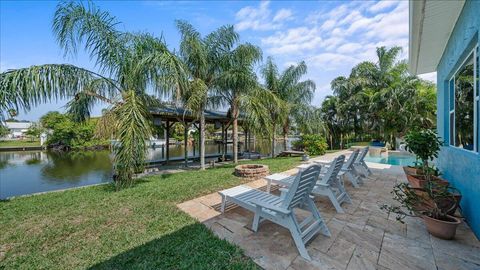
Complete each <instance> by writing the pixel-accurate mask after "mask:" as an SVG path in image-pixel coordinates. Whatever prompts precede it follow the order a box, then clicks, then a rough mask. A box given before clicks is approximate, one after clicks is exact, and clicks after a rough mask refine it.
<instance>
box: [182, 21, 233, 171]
mask: <svg viewBox="0 0 480 270" xmlns="http://www.w3.org/2000/svg"><path fill="white" fill-rule="evenodd" d="M177 28H178V30H179V31H180V35H181V41H180V58H181V59H182V61H183V65H184V66H185V68H186V70H187V71H188V76H187V77H188V78H187V79H188V80H189V84H188V85H187V87H185V88H183V89H181V93H180V96H181V97H182V102H183V104H184V105H185V106H186V108H187V109H189V110H191V111H192V112H194V113H195V114H196V115H197V116H198V118H199V119H200V167H201V169H205V112H204V111H205V109H206V108H207V107H216V106H218V105H219V104H220V102H221V100H220V98H219V97H218V96H215V95H212V93H214V91H213V90H214V88H215V87H216V86H217V81H218V80H219V77H220V76H221V74H222V72H223V70H222V68H221V67H222V66H224V65H225V64H224V62H225V61H228V57H226V56H227V55H228V54H229V53H230V51H231V49H232V48H233V46H234V44H235V43H236V42H237V40H238V34H237V33H236V32H235V31H234V29H233V26H229V25H227V26H222V27H220V28H218V29H217V30H215V31H214V32H212V33H210V34H208V35H207V36H205V37H203V38H202V36H201V35H200V33H199V32H198V31H197V30H196V29H195V28H194V27H193V26H192V25H191V24H189V23H188V22H186V21H177Z"/></svg>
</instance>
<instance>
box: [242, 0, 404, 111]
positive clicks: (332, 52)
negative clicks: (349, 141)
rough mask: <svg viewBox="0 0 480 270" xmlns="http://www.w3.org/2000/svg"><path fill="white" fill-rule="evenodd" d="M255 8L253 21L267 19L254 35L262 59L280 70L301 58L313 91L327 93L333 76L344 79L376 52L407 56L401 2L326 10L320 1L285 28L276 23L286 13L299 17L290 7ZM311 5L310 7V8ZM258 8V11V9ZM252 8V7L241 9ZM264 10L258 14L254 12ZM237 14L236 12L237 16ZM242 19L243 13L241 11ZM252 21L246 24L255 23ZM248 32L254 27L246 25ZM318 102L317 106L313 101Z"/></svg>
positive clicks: (359, 3) (365, 3)
mask: <svg viewBox="0 0 480 270" xmlns="http://www.w3.org/2000/svg"><path fill="white" fill-rule="evenodd" d="M262 4H263V5H264V6H262V5H259V6H257V7H255V8H254V9H255V10H256V11H255V12H256V13H255V12H254V13H255V18H258V17H261V16H259V15H258V14H259V13H261V14H263V17H262V18H267V19H266V20H264V21H263V24H264V25H267V26H264V27H263V28H262V27H257V28H262V29H259V30H265V29H266V28H268V27H269V29H266V30H268V31H266V32H263V33H258V32H257V33H256V34H257V37H259V39H260V42H261V47H262V48H263V49H264V51H265V52H266V53H267V55H274V56H275V58H276V59H278V60H277V61H279V65H280V66H284V67H287V66H288V65H290V64H292V63H294V61H295V62H296V61H300V60H302V59H304V60H305V61H306V63H307V65H308V67H309V71H308V75H307V77H309V78H314V81H315V82H316V83H317V85H322V86H321V87H317V89H322V90H321V91H320V92H322V93H321V94H317V93H316V94H315V100H317V98H318V96H319V95H320V96H324V95H325V93H323V92H324V91H326V92H329V91H330V85H329V83H330V81H331V80H332V79H334V78H335V77H337V76H346V75H348V74H349V73H350V70H351V68H352V67H353V66H355V65H356V64H358V63H360V62H362V61H377V55H376V48H377V47H380V46H386V47H393V46H400V47H402V48H403V51H402V53H401V55H400V58H399V59H405V58H406V57H407V54H408V2H406V1H388V2H385V3H384V1H382V2H372V1H353V2H348V3H345V2H340V3H339V4H336V6H334V7H333V8H330V9H329V10H327V9H326V7H329V6H332V4H331V3H328V4H325V3H324V2H322V3H321V4H320V5H316V6H318V8H311V11H310V13H309V14H307V16H305V19H304V20H298V16H297V20H292V21H291V22H290V23H289V24H288V26H287V24H283V25H282V24H280V23H277V22H276V21H275V20H274V18H275V17H277V16H278V17H277V20H280V18H281V19H283V20H284V21H286V20H290V19H291V16H292V15H291V14H293V12H295V14H300V12H299V11H297V10H296V9H295V8H292V10H289V12H283V11H282V10H278V12H276V13H273V12H272V11H270V10H269V9H268V3H267V4H264V3H263V2H262ZM312 6H315V5H313V4H312ZM262 7H263V9H262ZM246 8H249V9H250V8H252V7H246ZM257 9H258V10H263V13H262V12H259V11H258V10H257ZM239 13H240V12H239ZM240 15H242V13H240ZM255 18H254V19H251V20H250V25H255V24H259V23H257V22H255V21H261V20H257V19H255ZM248 29H252V30H255V29H253V27H249V28H248ZM324 86H325V87H324ZM317 104H318V103H317Z"/></svg>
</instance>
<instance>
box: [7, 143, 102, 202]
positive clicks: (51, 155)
mask: <svg viewBox="0 0 480 270" xmlns="http://www.w3.org/2000/svg"><path fill="white" fill-rule="evenodd" d="M111 171H112V165H111V161H110V156H109V152H108V151H85V152H68V153H57V152H48V151H47V152H45V151H27V152H0V199H5V198H7V197H11V196H18V195H23V194H30V193H36V192H43V191H50V190H56V189H64V188H71V187H78V186H85V185H91V184H97V183H102V182H109V181H110V179H111Z"/></svg>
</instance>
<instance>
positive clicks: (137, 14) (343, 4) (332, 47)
mask: <svg viewBox="0 0 480 270" xmlns="http://www.w3.org/2000/svg"><path fill="white" fill-rule="evenodd" d="M95 3H96V4H97V5H98V6H100V7H101V8H102V9H103V10H106V11H108V12H110V14H112V15H114V16H116V17H117V19H118V20H119V21H120V22H122V24H121V25H120V26H119V27H120V29H122V30H126V31H143V32H149V33H153V34H155V35H157V36H159V35H163V36H164V38H165V40H166V42H167V44H168V46H169V47H170V48H172V49H173V48H177V46H178V42H179V35H178V31H177V30H176V28H175V24H174V21H175V19H185V20H188V21H189V22H191V23H192V24H193V25H195V26H196V27H197V29H198V30H199V31H200V32H201V33H203V34H207V33H209V32H210V31H212V30H214V29H216V28H218V27H219V26H221V25H224V24H232V25H235V28H236V30H237V31H238V32H239V33H240V37H241V40H242V42H251V43H253V44H256V45H258V46H260V47H261V48H262V49H263V53H264V59H266V57H267V56H273V57H274V59H275V61H276V62H277V64H278V66H279V67H280V69H284V68H285V67H287V66H288V65H290V64H294V63H297V62H299V61H301V60H305V61H306V63H307V65H308V75H307V76H306V78H310V79H312V80H314V81H315V82H316V85H317V90H316V93H315V98H314V100H313V104H314V105H320V103H321V101H322V100H323V98H324V97H325V96H326V95H328V94H330V93H331V90H330V86H329V84H330V81H331V80H332V79H333V78H335V77H337V76H341V75H348V74H349V72H350V69H351V68H352V67H353V66H354V65H355V64H357V63H359V62H361V61H364V60H375V48H376V47H377V46H394V45H398V46H402V47H403V48H404V51H403V54H402V57H403V58H406V57H407V55H408V2H407V1H380V2H377V1H371V2H370V1H357V2H347V1H317V2H314V1H305V2H299V1H296V2H287V1H278V2H275V1H271V2H268V1H262V2H255V1H243V2H242V1H235V2H233V1H228V2H227V1H207V2H198V1H186V2H161V1H99V2H95ZM56 4H57V2H54V1H0V70H1V71H5V70H7V69H14V68H21V67H27V66H30V65H40V64H47V63H71V64H75V65H78V66H81V67H85V68H89V69H95V66H94V64H93V61H90V59H89V57H88V55H86V54H84V53H79V54H78V56H77V57H75V58H72V57H69V58H65V57H64V55H63V52H62V51H61V50H60V48H59V46H58V45H57V43H56V41H55V38H54V36H53V34H52V31H51V24H52V18H53V14H54V11H55V7H56ZM426 78H428V79H433V78H434V74H430V75H427V76H426ZM65 103H66V101H64V100H60V101H57V102H53V103H50V104H43V105H40V106H39V107H37V108H34V109H33V110H31V111H30V112H23V111H21V112H20V115H19V117H18V118H20V119H27V120H37V119H38V118H39V117H40V116H41V115H42V114H44V113H46V112H47V111H50V110H59V111H62V110H63V105H64V104H65ZM101 108H102V105H99V106H97V107H96V108H95V110H94V114H96V115H98V114H99V112H100V109H101Z"/></svg>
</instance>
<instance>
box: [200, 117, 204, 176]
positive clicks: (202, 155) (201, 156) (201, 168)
mask: <svg viewBox="0 0 480 270" xmlns="http://www.w3.org/2000/svg"><path fill="white" fill-rule="evenodd" d="M200 170H205V113H204V112H203V111H202V113H201V114H200Z"/></svg>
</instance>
